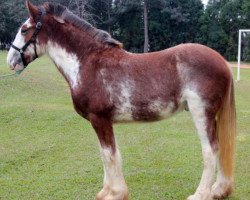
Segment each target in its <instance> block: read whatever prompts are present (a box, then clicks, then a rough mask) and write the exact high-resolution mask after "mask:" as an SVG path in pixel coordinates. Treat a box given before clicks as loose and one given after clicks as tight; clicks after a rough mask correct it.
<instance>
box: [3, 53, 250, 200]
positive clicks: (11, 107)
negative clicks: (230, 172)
mask: <svg viewBox="0 0 250 200" xmlns="http://www.w3.org/2000/svg"><path fill="white" fill-rule="evenodd" d="M5 60H6V53H3V52H1V53H0V75H1V74H7V73H10V71H9V69H8V67H7V66H6V64H5V63H6V61H5ZM235 71H236V70H235V69H234V72H235ZM241 72H242V73H241V79H242V81H240V82H239V83H236V84H235V88H236V103H237V116H238V130H239V133H238V137H237V162H236V191H235V193H234V195H233V197H231V198H230V199H232V200H247V199H248V198H249V196H250V191H249V188H250V181H249V180H250V169H249V166H250V156H249V155H250V136H249V132H250V123H249V122H250V92H249V91H250V69H242V70H241ZM115 132H116V138H117V140H118V143H119V146H120V149H121V153H122V156H123V169H124V175H125V178H126V181H127V184H128V186H129V190H130V198H131V199H132V200H155V199H173V200H182V199H185V198H186V197H187V196H188V195H190V194H192V193H193V192H194V191H195V189H196V187H197V185H198V183H199V180H200V177H201V172H202V161H201V148H200V143H199V140H198V137H197V135H196V134H195V129H194V126H193V123H192V120H191V117H190V115H189V113H187V112H183V113H180V114H178V115H176V116H174V117H172V118H170V119H168V120H164V121H161V122H157V123H150V124H121V125H116V126H115ZM97 144H98V142H97V138H96V135H95V133H94V131H93V129H92V128H91V126H90V124H89V123H88V122H87V121H86V120H83V119H82V118H81V117H80V116H78V115H77V114H76V113H75V111H74V110H73V106H72V102H71V97H70V93H69V90H68V86H67V84H66V82H65V81H64V80H63V78H62V77H61V76H60V74H59V72H58V71H57V70H56V68H55V67H54V66H53V64H52V63H51V62H50V61H49V60H48V59H47V58H46V57H44V58H41V59H39V60H37V61H35V62H34V63H33V64H32V65H30V66H29V67H28V69H27V70H25V71H24V72H23V74H21V75H20V76H19V77H8V78H0V199H4V200H5V199H11V200H12V199H25V200H26V199H46V200H47V199H82V200H90V199H93V198H94V196H95V194H96V193H97V192H98V191H99V190H100V189H101V186H102V177H103V169H102V163H101V160H100V158H99V150H98V145H97Z"/></svg>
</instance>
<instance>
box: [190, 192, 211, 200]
mask: <svg viewBox="0 0 250 200" xmlns="http://www.w3.org/2000/svg"><path fill="white" fill-rule="evenodd" d="M212 199H213V198H212V196H211V194H210V192H204V193H195V194H193V195H191V196H189V197H188V198H187V200H212Z"/></svg>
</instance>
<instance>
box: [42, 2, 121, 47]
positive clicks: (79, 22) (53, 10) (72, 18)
mask: <svg viewBox="0 0 250 200" xmlns="http://www.w3.org/2000/svg"><path fill="white" fill-rule="evenodd" d="M46 6H47V8H48V10H47V12H48V13H50V14H52V15H55V16H57V17H60V18H61V19H63V20H65V21H68V22H70V23H72V24H73V25H75V26H76V27H78V28H80V29H81V30H83V31H84V32H87V33H88V34H89V35H90V36H92V37H93V38H94V39H95V40H97V41H99V42H102V43H104V44H107V45H110V46H113V47H114V46H115V47H119V48H122V44H121V43H120V42H118V41H117V40H115V39H113V38H112V37H111V35H110V34H109V33H107V32H106V31H103V30H100V29H97V28H95V27H94V26H92V25H91V24H90V23H88V22H87V21H85V20H83V19H81V18H80V17H78V16H77V15H75V14H73V13H72V12H71V11H69V10H68V9H67V8H66V7H65V6H62V5H60V4H57V3H46Z"/></svg>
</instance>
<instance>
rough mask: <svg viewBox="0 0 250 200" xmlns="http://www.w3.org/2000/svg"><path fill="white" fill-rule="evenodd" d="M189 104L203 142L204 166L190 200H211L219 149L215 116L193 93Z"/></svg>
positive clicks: (189, 95)
mask: <svg viewBox="0 0 250 200" xmlns="http://www.w3.org/2000/svg"><path fill="white" fill-rule="evenodd" d="M187 102H188V107H189V110H190V112H191V114H192V117H193V120H194V123H195V126H196V129H197V131H198V135H199V138H200V141H201V145H202V156H203V164H204V169H203V173H202V177H201V180H200V183H199V186H198V188H197V189H196V192H195V194H193V195H191V196H189V197H188V200H211V199H212V195H211V186H212V182H213V177H214V173H215V166H216V149H217V147H216V146H217V144H216V133H215V130H216V122H215V114H213V112H212V111H210V110H208V109H207V108H206V104H205V102H203V100H202V99H201V98H200V97H199V95H198V94H197V93H195V92H193V91H189V92H188V94H187Z"/></svg>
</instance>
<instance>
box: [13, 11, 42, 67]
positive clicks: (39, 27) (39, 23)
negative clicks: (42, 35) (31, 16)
mask: <svg viewBox="0 0 250 200" xmlns="http://www.w3.org/2000/svg"><path fill="white" fill-rule="evenodd" d="M38 9H39V18H38V20H37V23H36V29H35V31H34V33H33V35H32V37H31V38H30V39H29V40H28V41H27V42H26V44H25V45H24V46H23V47H22V48H18V47H16V46H15V45H14V44H11V47H13V48H14V49H15V50H17V51H18V52H19V53H20V55H21V58H22V62H23V66H24V68H26V67H27V65H28V63H27V62H26V60H25V57H24V52H25V51H26V49H27V48H28V46H29V45H30V44H33V45H34V51H35V58H34V60H35V59H36V58H38V55H37V52H36V37H37V35H38V33H39V31H40V30H41V28H42V25H43V23H42V21H43V17H44V15H45V14H46V10H45V8H44V7H38Z"/></svg>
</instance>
